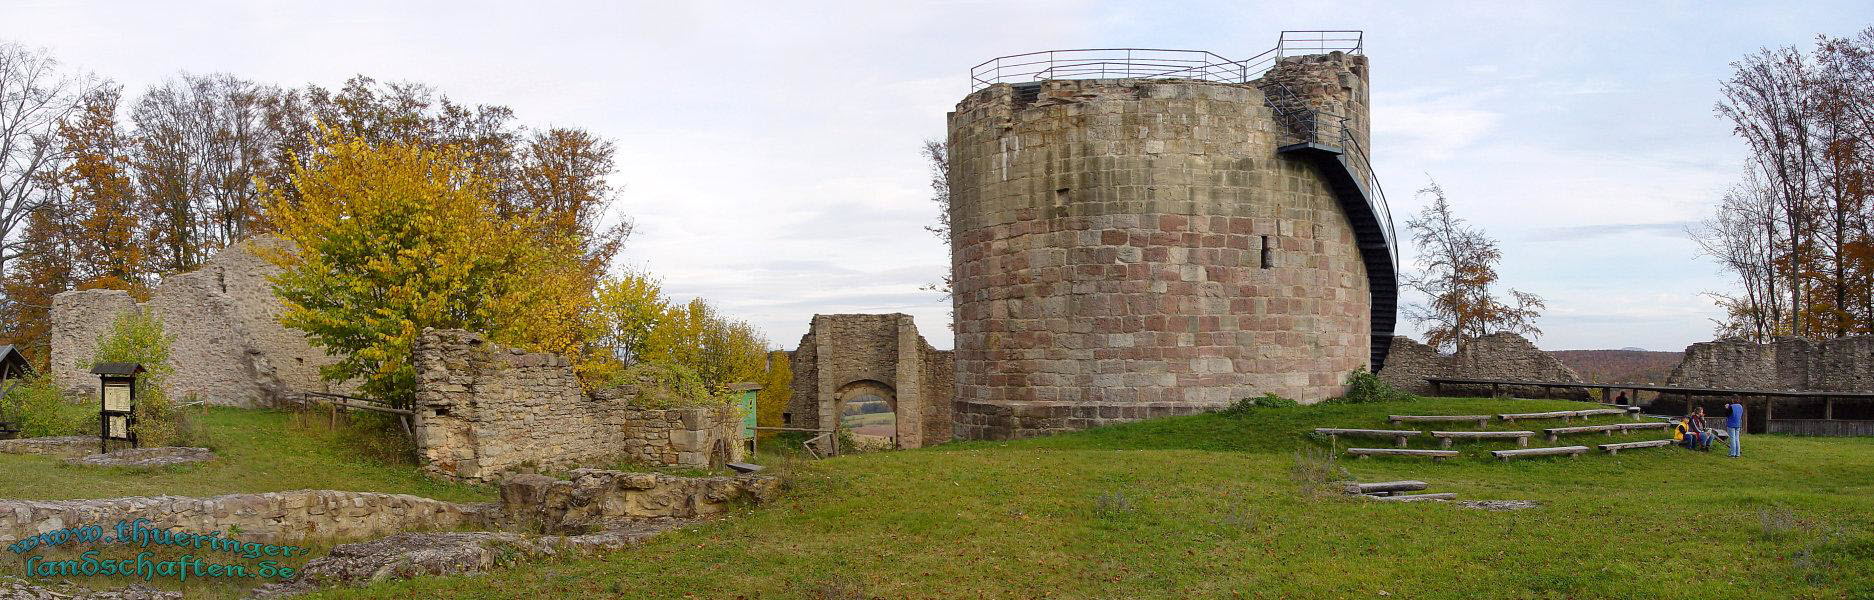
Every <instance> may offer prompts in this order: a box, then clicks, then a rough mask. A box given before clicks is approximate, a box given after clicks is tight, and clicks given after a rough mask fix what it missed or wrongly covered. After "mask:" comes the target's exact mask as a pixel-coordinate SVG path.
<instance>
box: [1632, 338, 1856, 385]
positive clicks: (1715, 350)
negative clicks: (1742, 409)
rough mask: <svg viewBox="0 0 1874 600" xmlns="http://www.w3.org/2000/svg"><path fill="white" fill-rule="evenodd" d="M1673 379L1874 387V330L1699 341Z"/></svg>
mask: <svg viewBox="0 0 1874 600" xmlns="http://www.w3.org/2000/svg"><path fill="white" fill-rule="evenodd" d="M1666 383H1667V384H1668V385H1682V386H1688V387H1718V388H1727V387H1728V388H1743V389H1772V390H1803V391H1818V392H1865V391H1868V390H1874V335H1859V336H1853V337H1845V338H1837V339H1832V340H1821V341H1813V340H1806V339H1801V338H1778V339H1776V340H1775V341H1772V342H1770V343H1768V344H1757V343H1752V342H1746V341H1742V340H1719V341H1714V342H1699V343H1696V344H1692V345H1690V346H1687V347H1686V348H1685V358H1684V359H1683V360H1681V361H1680V362H1679V366H1678V367H1676V368H1674V369H1673V370H1672V375H1671V377H1669V378H1668V379H1667V380H1666Z"/></svg>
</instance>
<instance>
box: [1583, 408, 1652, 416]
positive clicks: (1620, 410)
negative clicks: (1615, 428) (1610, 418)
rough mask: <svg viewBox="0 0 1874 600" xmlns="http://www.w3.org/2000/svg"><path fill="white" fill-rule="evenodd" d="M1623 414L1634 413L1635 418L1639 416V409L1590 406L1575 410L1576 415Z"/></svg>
mask: <svg viewBox="0 0 1874 600" xmlns="http://www.w3.org/2000/svg"><path fill="white" fill-rule="evenodd" d="M1636 408H1637V407H1636ZM1625 414H1631V415H1634V418H1636V419H1637V418H1639V411H1635V410H1628V409H1625V408H1590V409H1587V410H1577V411H1575V416H1577V417H1592V416H1595V415H1625Z"/></svg>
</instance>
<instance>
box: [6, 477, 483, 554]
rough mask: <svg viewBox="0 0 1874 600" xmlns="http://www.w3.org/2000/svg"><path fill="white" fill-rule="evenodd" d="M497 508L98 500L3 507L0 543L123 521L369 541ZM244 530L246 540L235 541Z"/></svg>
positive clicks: (274, 537)
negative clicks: (60, 530) (70, 528)
mask: <svg viewBox="0 0 1874 600" xmlns="http://www.w3.org/2000/svg"><path fill="white" fill-rule="evenodd" d="M495 516H498V511H496V509H495V507H494V505H491V504H457V503H454V502H444V501H441V500H432V499H429V498H422V497H417V496H409V495H404V494H382V493H375V492H342V491H334V490H295V491H289V492H267V493H263V494H230V495H226V496H213V497H207V498H194V497H182V496H153V497H135V498H108V499H99V500H56V501H37V500H0V539H4V540H8V541H9V542H11V541H15V540H20V539H23V538H26V537H28V536H32V535H37V534H40V533H44V532H48V531H52V530H55V529H63V528H68V527H77V526H80V525H94V524H95V525H99V526H101V527H103V528H105V530H106V535H114V533H113V532H112V529H113V528H114V527H115V525H116V523H117V521H118V520H124V521H134V520H136V519H149V521H150V524H151V526H153V527H157V528H163V529H181V530H185V531H188V532H190V533H199V534H204V535H206V534H208V533H211V532H216V531H219V532H222V535H223V536H224V537H233V538H238V539H241V540H243V541H256V542H267V543H281V542H293V541H299V540H308V539H332V538H363V537H374V536H382V535H390V534H393V533H397V532H401V531H413V530H421V529H455V528H460V527H484V526H486V525H487V524H488V522H489V519H490V518H491V517H495ZM237 527H238V528H239V530H240V533H238V534H234V533H229V532H231V531H234V530H235V528H237Z"/></svg>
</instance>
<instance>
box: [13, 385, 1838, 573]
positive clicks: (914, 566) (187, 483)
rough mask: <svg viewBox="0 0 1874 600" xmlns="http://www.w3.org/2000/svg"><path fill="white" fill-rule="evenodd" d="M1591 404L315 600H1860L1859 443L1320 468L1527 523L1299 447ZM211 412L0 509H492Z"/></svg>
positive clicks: (728, 523) (916, 470)
mask: <svg viewBox="0 0 1874 600" xmlns="http://www.w3.org/2000/svg"><path fill="white" fill-rule="evenodd" d="M1579 406H1580V405H1578V404H1573V403H1568V402H1560V401H1538V400H1484V399H1428V400H1418V401H1413V402H1408V403H1396V404H1368V405H1317V406H1307V407H1300V408H1286V409H1258V410H1256V411H1254V412H1252V413H1251V414H1249V415H1247V416H1242V417H1228V416H1223V415H1218V414H1207V415H1199V416H1192V417H1177V418H1168V419H1159V420H1153V421H1146V422H1141V423H1134V424H1129V425H1123V426H1116V427H1107V428H1101V429H1095V430H1091V431H1085V432H1080V433H1075V434H1069V435H1060V436H1054V437H1048V438H1041V439H1033V440H1024V441H1019V442H1007V443H997V442H966V443H953V444H945V445H942V446H938V447H934V448H927V449H922V450H913V451H904V452H886V453H876V454H864V455H854V456H848V457H842V458H836V459H830V460H824V461H818V462H808V461H796V460H789V461H782V460H781V459H780V458H779V457H766V458H769V459H771V460H769V461H767V462H768V463H769V464H770V465H773V466H775V467H777V469H776V470H777V471H780V472H781V473H782V474H783V476H784V477H786V479H787V480H788V483H789V486H790V489H789V491H788V492H787V494H786V495H785V496H784V497H783V498H782V499H781V500H780V501H778V502H776V503H775V504H772V505H768V506H763V507H759V508H753V509H749V510H747V511H744V512H742V513H740V514H737V515H735V516H734V517H732V518H729V519H724V520H720V521H716V522H711V523H707V524H703V525H699V526H696V527H692V528H688V529H684V530H680V531H676V532H672V533H669V534H666V535H663V536H660V537H658V538H656V539H654V540H652V541H651V542H650V543H648V544H647V545H645V546H642V547H639V548H634V549H630V550H626V551H621V552H617V553H612V554H607V555H603V556H594V557H585V558H577V559H568V560H539V561H533V562H526V563H523V564H521V565H519V566H517V567H514V568H511V569H507V570H502V571H497V572H494V573H490V574H486V575H481V576H476V577H428V578H421V579H416V580H411V581H400V582H384V583H380V584H377V585H374V586H370V587H366V588H344V589H334V590H327V591H325V592H322V593H321V594H319V595H317V596H315V597H324V598H383V597H393V598H410V597H424V598H556V597H582V598H583V597H625V598H680V597H699V598H737V597H746V598H903V597H918V598H953V597H972V598H975V597H982V598H1031V597H1052V598H1171V597H1177V598H1183V597H1223V598H1231V597H1268V598H1317V597H1335V598H1340V597H1348V598H1351V597H1372V596H1379V595H1381V593H1382V592H1384V593H1385V595H1389V596H1392V597H1402V598H1607V597H1618V598H1652V597H1661V598H1695V597H1696V598H1706V597H1749V598H1843V597H1849V598H1853V597H1870V598H1874V439H1863V438H1795V437H1782V436H1750V437H1747V438H1746V439H1745V458H1742V459H1735V460H1734V459H1728V458H1726V457H1725V456H1724V455H1723V453H1722V452H1712V453H1697V452H1690V451H1686V450H1682V449H1679V448H1654V449H1646V450H1635V451H1629V452H1625V453H1622V454H1621V455H1619V456H1606V455H1604V454H1600V453H1593V454H1589V455H1587V456H1584V457H1582V458H1579V459H1567V458H1560V459H1527V460H1519V461H1515V462H1510V463H1501V462H1497V461H1494V460H1490V459H1489V458H1488V456H1487V454H1485V452H1486V451H1487V450H1490V449H1502V448H1510V447H1513V444H1512V443H1510V442H1503V443H1495V442H1492V443H1479V444H1464V443H1460V444H1459V445H1458V447H1457V448H1458V449H1459V450H1463V451H1464V452H1465V456H1463V457H1460V458H1458V459H1454V460H1451V461H1447V462H1444V463H1431V462H1428V461H1425V459H1399V458H1374V459H1369V460H1344V461H1340V462H1339V464H1338V465H1337V467H1336V468H1344V469H1345V470H1346V471H1347V472H1348V473H1349V474H1350V475H1352V476H1353V477H1355V478H1357V479H1359V480H1361V481H1383V480H1393V479H1420V480H1424V481H1427V482H1430V483H1431V484H1432V489H1431V490H1428V491H1433V492H1456V493H1458V494H1459V495H1460V499H1465V500H1485V499H1492V500H1534V501H1537V502H1539V503H1541V506H1540V507H1538V508H1534V509H1528V510H1521V511H1507V512H1489V511H1483V510H1476V509H1469V508H1464V507H1460V506H1457V505H1454V504H1442V503H1418V504H1390V503H1371V502H1363V501H1359V500H1355V499H1348V498H1342V497H1339V496H1337V495H1334V494H1331V493H1308V492H1307V491H1305V490H1306V489H1307V488H1309V487H1310V486H1308V485H1305V482H1304V481H1303V480H1299V479H1297V477H1296V475H1295V471H1296V470H1297V466H1298V465H1302V464H1307V465H1316V466H1319V465H1320V464H1321V463H1320V460H1319V459H1318V458H1315V457H1318V456H1323V455H1329V454H1330V453H1328V452H1326V449H1327V445H1326V440H1325V439H1317V438H1316V437H1315V436H1312V435H1311V433H1310V432H1311V430H1312V429H1313V428H1315V427H1321V426H1334V427H1390V426H1389V425H1387V424H1386V423H1385V415H1387V414H1407V413H1410V414H1440V413H1442V414H1468V413H1494V412H1527V411H1539V410H1554V409H1562V408H1573V407H1579ZM202 419H203V424H204V425H205V426H206V427H207V430H208V431H209V432H210V443H211V444H212V445H213V446H214V447H215V449H216V451H217V452H219V453H220V454H221V455H222V457H223V458H222V459H221V460H220V461H218V462H216V463H212V464H209V465H201V466H194V467H178V468H171V469H165V470H159V471H155V472H147V473H138V472H130V471H96V470H90V469H80V468H73V467H66V466H63V465H61V464H59V463H58V462H57V461H55V460H52V459H46V458H38V457H25V456H12V455H0V497H11V498H36V499H60V498H85V497H111V496H127V495H154V494H179V495H211V494H221V493H232V492H257V491H269V490H282V489H294V488H332V489H354V490H372V491H387V492H402V493H410V494H417V495H423V496H429V497H435V498H444V499H451V500H488V499H491V497H492V490H490V489H488V488H486V487H469V486H458V485H449V484H442V483H436V482H431V481H429V480H427V479H425V478H423V477H422V476H421V474H420V473H419V472H418V471H417V469H416V468H415V467H413V466H409V465H403V464H385V463H383V462H381V461H379V460H376V459H373V458H371V457H368V456H365V455H361V454H358V453H356V452H354V451H350V450H346V449H345V448H347V444H346V443H344V442H345V441H346V440H345V439H344V434H342V433H335V432H331V431H327V430H325V428H324V427H322V426H319V425H317V424H312V423H303V422H298V421H297V420H296V419H294V418H293V417H291V416H290V415H288V414H286V413H278V412H268V411H241V410H232V409H217V410H210V411H208V412H207V413H206V414H205V415H204V417H203V418H202ZM1619 419H1620V418H1619V417H1608V418H1602V419H1597V420H1596V421H1595V422H1596V423H1603V422H1618V421H1619ZM1578 423H1579V422H1578V421H1577V422H1576V423H1572V424H1578ZM1457 425H1462V426H1460V427H1453V428H1454V429H1468V428H1469V425H1465V424H1457ZM1560 425H1561V423H1560V422H1559V421H1541V422H1534V423H1524V424H1518V425H1517V426H1515V427H1504V426H1500V425H1497V424H1493V425H1492V428H1493V429H1512V428H1514V429H1532V430H1538V431H1539V430H1540V429H1541V428H1542V427H1555V426H1560ZM1427 429H1429V427H1428V428H1427ZM1659 435H1660V434H1659V433H1657V432H1647V433H1643V434H1635V435H1630V436H1616V437H1613V438H1611V439H1612V440H1616V441H1626V440H1637V439H1648V438H1654V437H1658V436H1659ZM1609 440H1610V438H1608V437H1606V436H1602V435H1599V434H1593V435H1585V436H1575V437H1570V438H1563V442H1562V443H1561V444H1581V445H1592V444H1596V443H1605V442H1607V441H1609ZM1348 441H1349V440H1348V439H1346V438H1343V439H1342V442H1343V445H1345V443H1346V442H1348ZM1352 441H1354V442H1356V443H1359V444H1361V445H1380V446H1384V445H1387V444H1389V443H1390V440H1379V439H1373V440H1363V439H1355V440H1352ZM1532 445H1536V446H1542V445H1549V444H1548V443H1547V442H1544V441H1542V440H1541V438H1539V437H1538V438H1537V439H1535V440H1533V441H1532ZM1558 445H1560V444H1558ZM1414 447H1434V442H1433V441H1432V440H1430V439H1421V440H1417V441H1415V442H1414ZM1316 487H1317V489H1320V488H1319V486H1316ZM238 592H239V590H238V589H235V588H230V587H227V586H225V585H223V586H217V587H214V588H193V589H192V590H191V594H192V596H195V595H204V596H214V597H231V596H234V595H237V594H238Z"/></svg>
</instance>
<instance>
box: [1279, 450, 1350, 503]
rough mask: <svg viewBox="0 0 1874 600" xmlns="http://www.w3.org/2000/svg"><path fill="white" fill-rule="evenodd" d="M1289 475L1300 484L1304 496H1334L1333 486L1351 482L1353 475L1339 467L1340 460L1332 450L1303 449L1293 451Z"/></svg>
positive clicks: (1335, 491)
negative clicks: (1292, 462)
mask: <svg viewBox="0 0 1874 600" xmlns="http://www.w3.org/2000/svg"><path fill="white" fill-rule="evenodd" d="M1289 474H1290V475H1292V476H1293V477H1294V478H1295V481H1296V482H1297V483H1300V484H1301V491H1302V494H1303V495H1306V496H1327V495H1336V494H1337V493H1338V492H1337V490H1335V489H1334V488H1335V484H1336V483H1339V482H1343V481H1352V480H1353V474H1351V473H1348V472H1347V469H1346V468H1345V467H1342V466H1340V458H1339V457H1338V456H1337V455H1336V454H1335V453H1334V452H1333V451H1332V450H1323V449H1312V448H1303V449H1300V450H1296V451H1295V465H1294V466H1293V467H1291V468H1290V469H1289Z"/></svg>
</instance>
